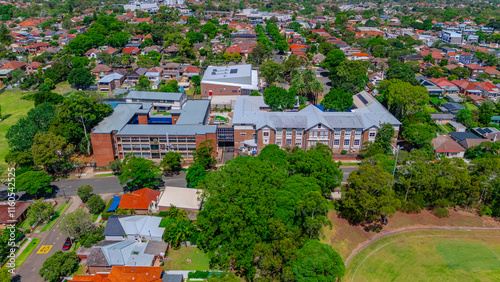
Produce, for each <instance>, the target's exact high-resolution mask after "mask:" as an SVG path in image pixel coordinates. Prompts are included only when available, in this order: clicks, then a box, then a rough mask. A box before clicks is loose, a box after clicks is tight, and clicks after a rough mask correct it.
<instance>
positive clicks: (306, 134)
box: [233, 91, 401, 153]
mask: <svg viewBox="0 0 500 282" xmlns="http://www.w3.org/2000/svg"><path fill="white" fill-rule="evenodd" d="M353 99H354V107H353V109H351V111H350V112H325V111H323V110H321V109H320V108H319V107H318V106H315V105H309V106H307V107H305V108H303V109H302V110H300V111H298V112H297V111H289V112H271V111H269V107H268V106H267V105H266V104H265V103H264V99H263V97H262V96H241V97H238V98H237V100H236V104H235V109H234V115H233V125H234V142H235V148H237V149H241V150H242V151H246V152H250V153H258V152H259V151H260V150H262V149H263V148H264V147H265V146H267V145H269V144H276V145H278V146H280V147H281V148H286V147H299V148H301V149H303V150H308V149H309V148H311V147H312V146H314V145H316V144H317V143H322V144H325V145H327V146H329V147H330V148H331V149H332V150H333V151H334V152H336V153H340V152H341V151H343V150H346V151H348V152H351V153H356V152H359V150H360V149H361V148H362V147H363V143H365V142H373V141H375V138H376V136H377V132H378V130H379V129H380V127H381V126H382V124H384V123H389V124H391V125H392V126H393V128H394V130H395V133H396V135H397V134H398V132H399V127H400V125H401V122H399V120H397V119H396V118H395V117H394V116H393V115H392V114H391V113H389V112H388V111H387V109H386V108H385V107H384V106H383V105H382V104H380V103H379V102H378V101H377V100H376V99H375V98H374V97H373V96H372V95H371V94H369V93H368V92H366V91H362V92H360V93H358V94H356V95H354V97H353Z"/></svg>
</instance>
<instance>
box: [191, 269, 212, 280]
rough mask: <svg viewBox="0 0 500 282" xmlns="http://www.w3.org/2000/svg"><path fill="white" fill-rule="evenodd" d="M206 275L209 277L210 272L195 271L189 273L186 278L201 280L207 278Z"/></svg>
mask: <svg viewBox="0 0 500 282" xmlns="http://www.w3.org/2000/svg"><path fill="white" fill-rule="evenodd" d="M208 275H210V271H201V270H197V271H195V272H189V274H188V278H201V279H205V278H208Z"/></svg>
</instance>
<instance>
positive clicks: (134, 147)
mask: <svg viewBox="0 0 500 282" xmlns="http://www.w3.org/2000/svg"><path fill="white" fill-rule="evenodd" d="M167 149H174V150H182V151H186V150H190V151H193V150H196V144H169V145H167V144H159V145H151V146H150V145H145V144H142V145H140V144H131V145H129V144H123V145H122V150H123V151H140V150H143V151H145V150H147V151H149V150H167Z"/></svg>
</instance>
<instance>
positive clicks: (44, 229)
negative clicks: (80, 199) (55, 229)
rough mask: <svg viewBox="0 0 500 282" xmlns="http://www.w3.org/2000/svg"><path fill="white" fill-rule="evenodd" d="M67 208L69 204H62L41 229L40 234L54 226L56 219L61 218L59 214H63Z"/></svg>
mask: <svg viewBox="0 0 500 282" xmlns="http://www.w3.org/2000/svg"><path fill="white" fill-rule="evenodd" d="M68 207H69V203H64V204H62V205H61V206H60V207H59V208H58V209H57V211H56V212H55V214H54V216H52V219H51V220H50V221H49V222H47V224H45V226H44V227H43V228H42V230H41V231H40V232H45V231H48V230H50V229H51V228H52V226H54V224H56V221H57V219H58V218H59V217H60V216H61V214H63V213H64V211H65V210H66V209H67V208H68Z"/></svg>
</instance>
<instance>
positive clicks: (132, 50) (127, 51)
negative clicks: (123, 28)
mask: <svg viewBox="0 0 500 282" xmlns="http://www.w3.org/2000/svg"><path fill="white" fill-rule="evenodd" d="M140 52H141V49H139V48H137V47H125V48H123V50H122V54H130V56H137V55H139V53H140Z"/></svg>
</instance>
